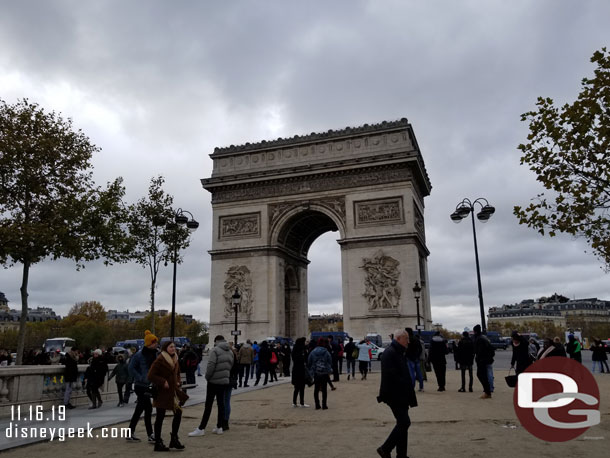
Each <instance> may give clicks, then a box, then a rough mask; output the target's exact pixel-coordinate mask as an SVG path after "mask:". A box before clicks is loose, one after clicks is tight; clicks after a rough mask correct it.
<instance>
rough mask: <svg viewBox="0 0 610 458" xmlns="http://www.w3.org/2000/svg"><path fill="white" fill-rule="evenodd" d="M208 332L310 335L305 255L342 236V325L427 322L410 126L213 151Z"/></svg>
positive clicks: (421, 172) (423, 191)
mask: <svg viewBox="0 0 610 458" xmlns="http://www.w3.org/2000/svg"><path fill="white" fill-rule="evenodd" d="M210 157H211V158H212V160H213V162H214V168H213V172H212V176H211V177H210V178H207V179H203V180H202V184H203V187H204V188H205V189H207V190H208V191H209V192H211V193H212V208H213V238H214V240H213V244H212V250H211V251H210V254H211V256H212V279H211V303H210V332H211V334H212V335H214V334H217V333H221V334H224V335H225V336H229V335H230V333H231V330H233V328H234V326H235V324H234V323H235V321H234V320H235V315H234V313H235V311H234V309H233V306H232V304H231V296H232V295H233V293H234V291H235V288H238V290H239V292H240V294H241V296H242V301H241V304H240V310H238V327H239V329H240V330H241V331H242V337H241V338H240V340H243V339H245V338H251V339H257V340H260V339H261V338H264V337H266V336H289V337H293V338H295V337H298V336H306V335H308V319H307V317H308V313H307V312H308V309H307V266H308V264H309V261H308V260H307V253H308V250H309V247H310V246H311V244H312V243H313V242H314V240H315V239H316V238H317V237H318V236H320V235H321V234H323V233H325V232H328V231H335V232H338V233H339V237H338V238H339V240H338V243H339V244H340V245H341V266H342V267H341V270H342V278H343V285H342V290H343V315H344V328H345V330H346V331H347V332H349V333H350V335H352V336H354V337H356V338H358V337H361V336H363V335H364V334H366V333H367V332H379V333H380V334H382V335H383V336H387V335H388V334H389V333H390V332H392V331H393V330H394V329H396V328H402V327H405V326H412V327H415V324H416V323H417V313H416V303H415V299H414V298H413V291H412V288H413V286H414V284H415V282H416V281H418V282H419V283H420V285H421V286H422V296H421V299H420V316H421V317H422V320H421V321H422V323H425V325H426V327H429V326H430V325H431V314H430V301H429V294H428V271H427V256H428V254H429V252H428V249H427V248H426V242H425V230H424V227H425V226H424V197H425V196H427V195H429V193H430V190H431V185H430V181H429V179H428V176H427V173H426V169H425V166H424V162H423V159H422V156H421V153H420V151H419V147H418V145H417V141H416V140H415V135H414V133H413V129H412V127H411V125H410V124H409V123H408V121H407V120H406V119H401V120H399V121H395V122H383V123H381V124H375V125H364V126H362V127H358V128H346V129H343V130H339V131H332V130H330V131H328V132H325V133H319V134H316V133H312V134H311V135H306V136H295V137H293V138H289V139H281V138H280V139H278V140H275V141H263V142H260V143H254V144H250V143H246V144H245V145H241V146H230V147H227V148H216V149H215V150H214V153H213V154H211V155H210Z"/></svg>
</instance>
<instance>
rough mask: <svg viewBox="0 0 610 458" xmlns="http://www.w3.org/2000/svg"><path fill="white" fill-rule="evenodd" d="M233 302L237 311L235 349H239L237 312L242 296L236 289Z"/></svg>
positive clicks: (232, 298) (232, 297)
mask: <svg viewBox="0 0 610 458" xmlns="http://www.w3.org/2000/svg"><path fill="white" fill-rule="evenodd" d="M231 302H232V303H233V308H234V309H235V332H233V334H235V348H237V311H238V309H239V304H240V303H241V295H240V294H239V290H238V289H237V287H235V293H233V296H231Z"/></svg>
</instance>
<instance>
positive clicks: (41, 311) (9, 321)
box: [0, 292, 61, 332]
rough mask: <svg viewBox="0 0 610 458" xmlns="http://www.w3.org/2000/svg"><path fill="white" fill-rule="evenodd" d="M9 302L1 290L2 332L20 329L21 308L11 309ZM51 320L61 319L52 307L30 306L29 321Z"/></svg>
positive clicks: (0, 314) (0, 325) (0, 313)
mask: <svg viewBox="0 0 610 458" xmlns="http://www.w3.org/2000/svg"><path fill="white" fill-rule="evenodd" d="M8 303H9V301H8V299H7V298H6V296H5V295H4V293H2V292H0V332H4V331H6V330H10V329H19V320H20V319H21V310H14V309H10V308H9V306H8ZM49 320H54V321H59V320H61V317H60V316H59V315H56V314H55V312H54V311H53V309H52V308H50V307H36V308H35V309H32V308H28V316H27V321H28V322H30V323H36V322H43V321H49Z"/></svg>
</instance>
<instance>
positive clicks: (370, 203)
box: [354, 197, 405, 227]
mask: <svg viewBox="0 0 610 458" xmlns="http://www.w3.org/2000/svg"><path fill="white" fill-rule="evenodd" d="M354 215H355V216H356V227H359V226H377V225H381V224H403V223H404V222H405V218H404V211H403V205H402V197H392V198H389V199H376V200H361V201H356V202H354Z"/></svg>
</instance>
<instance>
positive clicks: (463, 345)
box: [455, 331, 474, 393]
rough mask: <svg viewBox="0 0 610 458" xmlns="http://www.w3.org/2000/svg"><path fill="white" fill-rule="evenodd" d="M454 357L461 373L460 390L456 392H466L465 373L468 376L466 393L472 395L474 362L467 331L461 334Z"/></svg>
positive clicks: (472, 345) (472, 349)
mask: <svg viewBox="0 0 610 458" xmlns="http://www.w3.org/2000/svg"><path fill="white" fill-rule="evenodd" d="M455 356H456V360H457V362H458V364H459V365H460V371H461V372H462V388H460V389H459V390H458V391H459V392H460V393H464V392H465V391H466V371H468V375H469V383H468V391H470V392H471V393H472V363H473V362H474V343H473V342H472V339H471V338H470V335H469V334H468V331H464V332H463V333H462V338H461V339H460V341H459V343H458V345H457V348H456V349H455Z"/></svg>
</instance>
